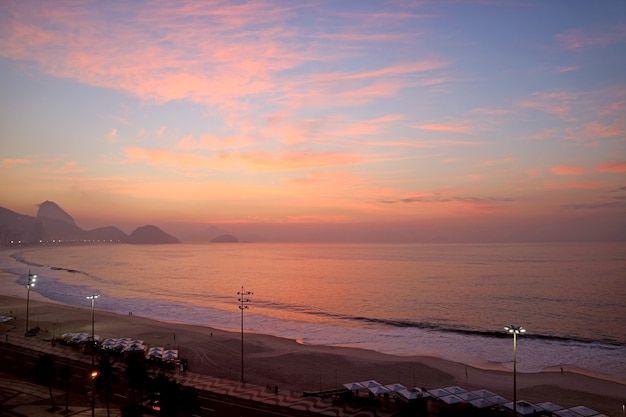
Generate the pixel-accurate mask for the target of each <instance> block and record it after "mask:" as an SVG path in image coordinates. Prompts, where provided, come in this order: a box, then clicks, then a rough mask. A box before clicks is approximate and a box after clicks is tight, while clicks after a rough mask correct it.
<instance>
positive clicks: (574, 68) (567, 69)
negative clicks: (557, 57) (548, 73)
mask: <svg viewBox="0 0 626 417" xmlns="http://www.w3.org/2000/svg"><path fill="white" fill-rule="evenodd" d="M579 69H580V67H579V66H577V65H571V66H569V67H559V68H557V69H556V72H572V71H578V70H579Z"/></svg>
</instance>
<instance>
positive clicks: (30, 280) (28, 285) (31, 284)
mask: <svg viewBox="0 0 626 417" xmlns="http://www.w3.org/2000/svg"><path fill="white" fill-rule="evenodd" d="M35 281H37V274H31V273H30V269H29V270H28V282H27V283H26V334H28V308H29V305H30V289H31V287H34V286H35Z"/></svg>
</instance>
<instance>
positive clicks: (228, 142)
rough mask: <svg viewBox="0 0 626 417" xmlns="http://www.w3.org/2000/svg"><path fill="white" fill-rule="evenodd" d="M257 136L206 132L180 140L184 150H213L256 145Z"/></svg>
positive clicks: (179, 143) (180, 146)
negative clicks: (220, 134) (222, 134)
mask: <svg viewBox="0 0 626 417" xmlns="http://www.w3.org/2000/svg"><path fill="white" fill-rule="evenodd" d="M256 144H257V143H256V140H255V138H252V137H249V136H243V135H242V136H217V135H210V134H205V135H202V136H200V138H198V139H194V138H193V137H192V136H186V137H184V138H182V139H181V140H180V141H179V142H178V148H179V149H183V150H194V149H206V150H211V151H224V150H236V149H242V148H247V147H251V146H254V145H256Z"/></svg>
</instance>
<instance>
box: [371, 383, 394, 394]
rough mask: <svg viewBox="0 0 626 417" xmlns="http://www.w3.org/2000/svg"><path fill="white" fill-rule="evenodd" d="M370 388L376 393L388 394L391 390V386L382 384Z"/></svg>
mask: <svg viewBox="0 0 626 417" xmlns="http://www.w3.org/2000/svg"><path fill="white" fill-rule="evenodd" d="M369 390H370V392H371V393H372V394H374V395H380V394H388V393H389V392H390V390H389V388H387V387H384V386H382V385H379V386H377V387H371V388H370V389H369Z"/></svg>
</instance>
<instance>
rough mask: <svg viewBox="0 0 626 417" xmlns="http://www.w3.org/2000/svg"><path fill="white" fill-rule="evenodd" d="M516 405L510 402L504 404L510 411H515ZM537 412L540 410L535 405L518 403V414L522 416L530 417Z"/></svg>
mask: <svg viewBox="0 0 626 417" xmlns="http://www.w3.org/2000/svg"><path fill="white" fill-rule="evenodd" d="M514 404H515V403H512V402H510V403H507V404H504V406H505V407H506V408H509V409H511V410H513V409H514ZM537 411H540V408H539V407H537V406H536V405H534V404H531V403H529V402H526V401H518V402H517V414H521V415H523V416H525V415H529V414H534V413H536V412H537Z"/></svg>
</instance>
